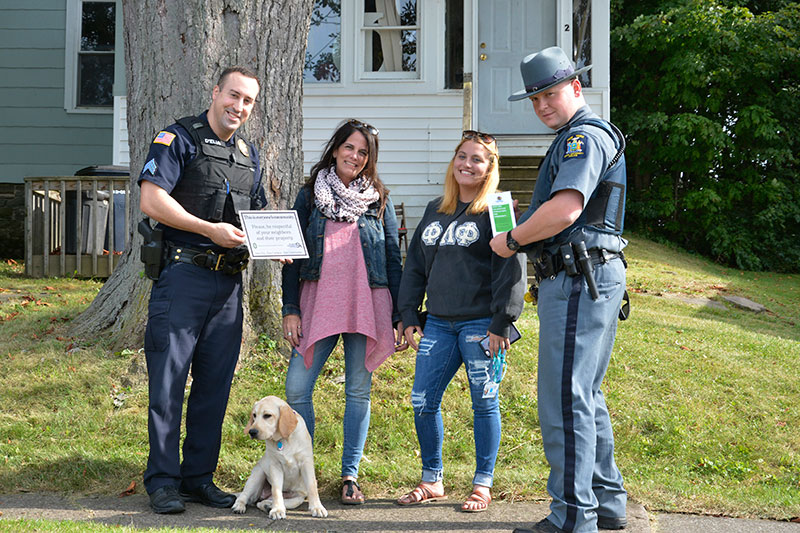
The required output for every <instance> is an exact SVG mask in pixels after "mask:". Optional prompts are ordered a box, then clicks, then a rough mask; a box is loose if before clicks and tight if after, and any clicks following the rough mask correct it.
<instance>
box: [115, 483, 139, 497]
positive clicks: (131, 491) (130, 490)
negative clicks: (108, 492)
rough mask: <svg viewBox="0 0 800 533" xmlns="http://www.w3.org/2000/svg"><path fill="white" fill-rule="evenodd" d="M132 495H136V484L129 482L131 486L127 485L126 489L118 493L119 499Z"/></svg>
mask: <svg viewBox="0 0 800 533" xmlns="http://www.w3.org/2000/svg"><path fill="white" fill-rule="evenodd" d="M134 494H136V482H135V481H131V484H130V485H128V488H127V489H125V490H124V491H122V492H120V493H119V497H120V498H124V497H125V496H132V495H134Z"/></svg>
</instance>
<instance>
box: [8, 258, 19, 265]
mask: <svg viewBox="0 0 800 533" xmlns="http://www.w3.org/2000/svg"><path fill="white" fill-rule="evenodd" d="M6 264H7V265H16V264H17V262H16V261H14V260H13V259H6Z"/></svg>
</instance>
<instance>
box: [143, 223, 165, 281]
mask: <svg viewBox="0 0 800 533" xmlns="http://www.w3.org/2000/svg"><path fill="white" fill-rule="evenodd" d="M138 231H139V233H141V234H142V237H144V242H143V243H142V246H141V248H140V249H139V250H140V257H141V260H142V263H144V273H145V275H146V276H147V277H148V279H151V280H153V281H156V280H157V279H158V276H160V275H161V271H162V270H163V269H164V255H165V253H164V252H165V249H164V231H163V230H161V229H153V228H151V227H150V219H149V218H147V217H144V218H143V219H142V220H141V221H140V222H139V226H138Z"/></svg>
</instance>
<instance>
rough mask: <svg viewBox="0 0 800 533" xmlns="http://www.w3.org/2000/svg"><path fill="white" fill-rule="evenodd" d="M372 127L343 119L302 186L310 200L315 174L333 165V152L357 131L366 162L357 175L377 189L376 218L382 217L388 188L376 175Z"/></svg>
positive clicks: (376, 155)
mask: <svg viewBox="0 0 800 533" xmlns="http://www.w3.org/2000/svg"><path fill="white" fill-rule="evenodd" d="M372 129H374V128H370V127H367V126H366V125H365V124H364V123H363V122H359V121H358V120H354V119H349V120H345V121H344V122H343V123H342V124H341V125H339V127H338V128H337V129H336V131H335V132H333V135H332V136H331V138H330V139H329V140H328V142H327V144H326V145H325V149H324V150H323V151H322V157H321V158H320V160H319V161H318V162H317V163H316V164H315V165H314V166H313V167H311V173H310V176H309V178H308V180H307V181H306V183H305V185H303V187H305V188H307V189H308V190H309V192H310V194H311V198H312V200H313V198H314V184H315V183H316V182H317V175H318V174H319V171H320V170H322V169H326V168H331V167H332V166H335V165H336V158H335V157H333V152H335V151H336V150H337V149H338V148H339V147H340V146H341V145H343V144H344V143H345V141H346V140H347V139H348V138H349V137H350V136H351V135H352V134H353V133H355V132H359V133H361V134H362V135H363V136H364V138H365V139H366V140H367V163H366V164H365V165H364V168H363V169H362V170H361V173H360V174H359V177H361V176H366V177H367V178H368V180H369V183H370V184H371V185H372V186H373V187H374V188H375V190H376V191H378V195H379V196H380V198H379V199H378V202H380V207H379V209H378V218H382V217H383V211H384V209H385V208H386V197H387V196H388V195H389V189H387V188H386V186H385V185H384V184H383V182H382V181H381V179H380V178H379V177H378V167H377V162H378V136H377V135H376V134H374V133H373V132H372V131H371V130H372ZM375 131H377V130H375Z"/></svg>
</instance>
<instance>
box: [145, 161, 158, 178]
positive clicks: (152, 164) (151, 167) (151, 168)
mask: <svg viewBox="0 0 800 533" xmlns="http://www.w3.org/2000/svg"><path fill="white" fill-rule="evenodd" d="M157 169H158V165H156V160H155V159H151V160H150V161H148V162H147V164H146V165H145V166H144V169H142V174H144V173H145V172H149V173H150V174H151V175H153V176H155V175H156V170H157Z"/></svg>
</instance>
